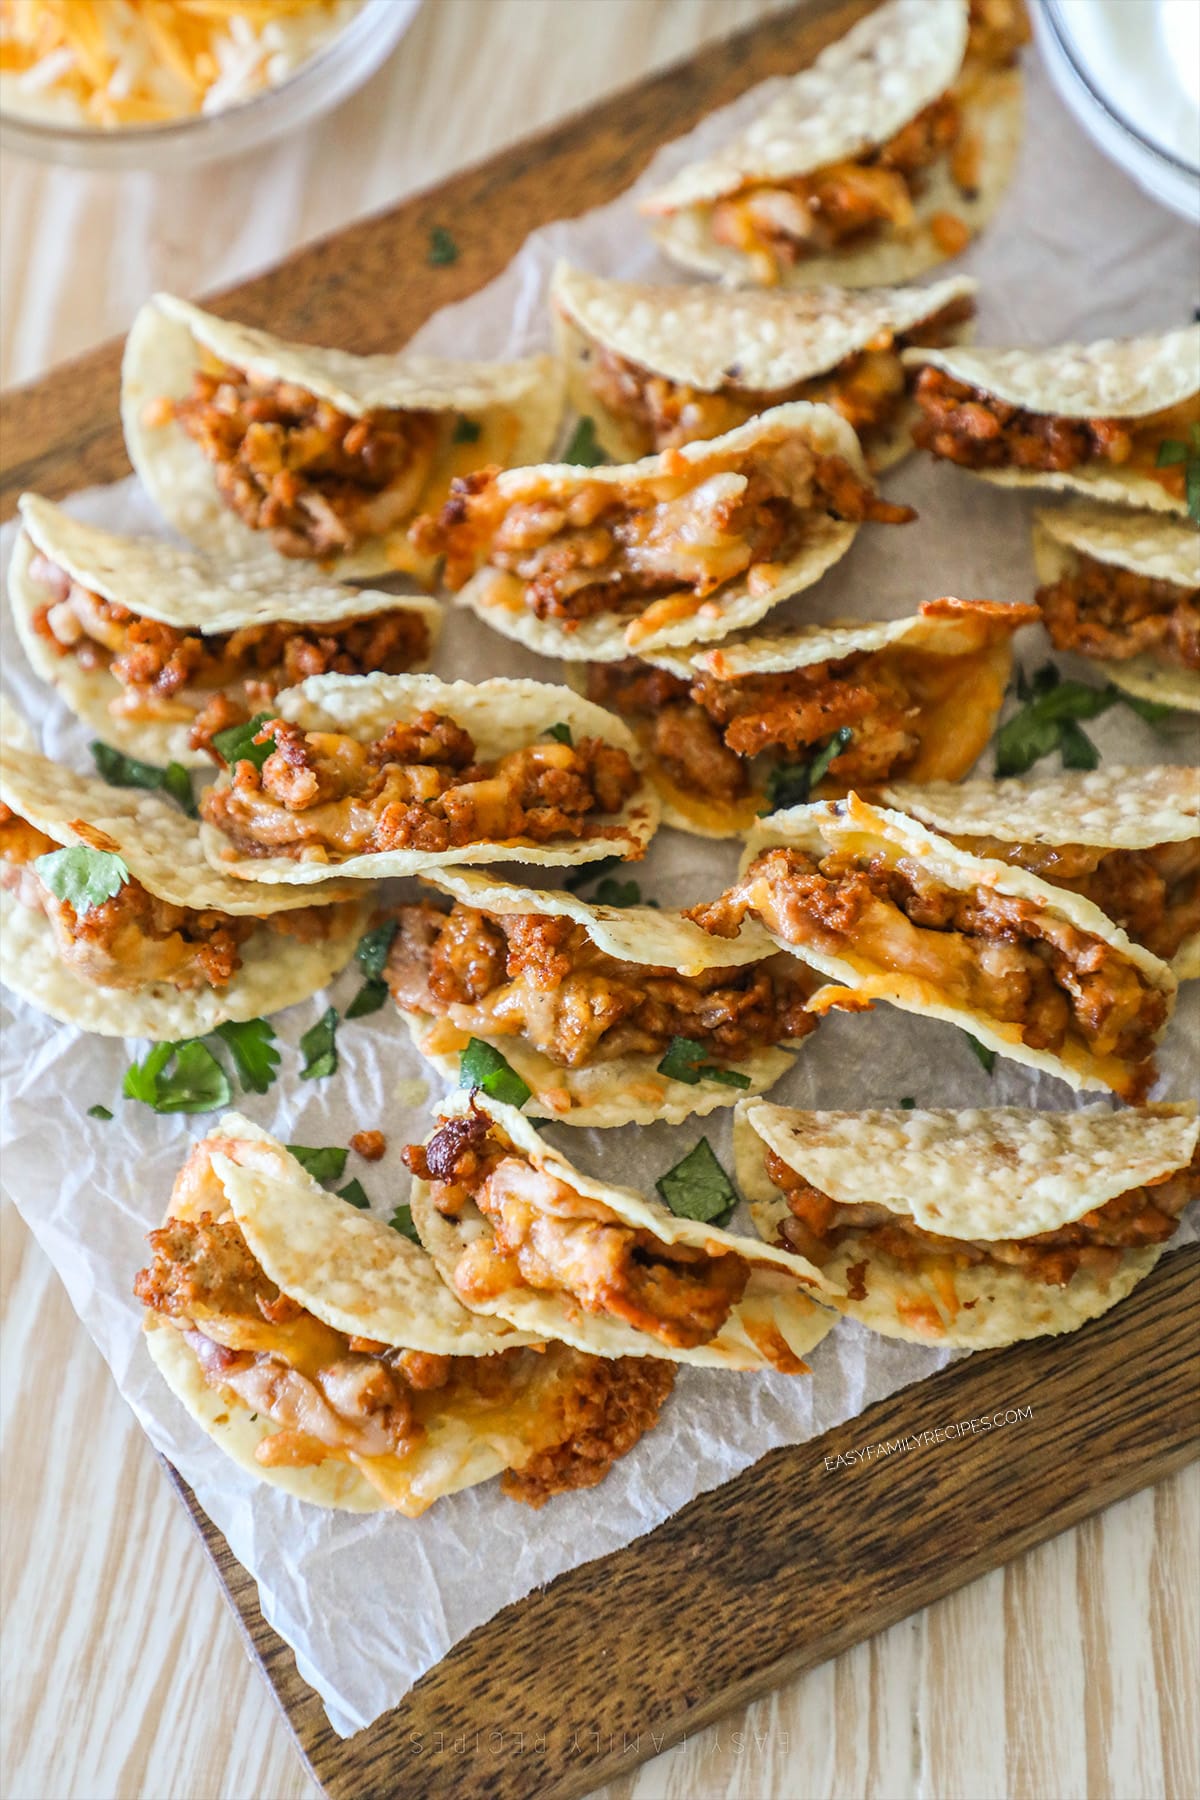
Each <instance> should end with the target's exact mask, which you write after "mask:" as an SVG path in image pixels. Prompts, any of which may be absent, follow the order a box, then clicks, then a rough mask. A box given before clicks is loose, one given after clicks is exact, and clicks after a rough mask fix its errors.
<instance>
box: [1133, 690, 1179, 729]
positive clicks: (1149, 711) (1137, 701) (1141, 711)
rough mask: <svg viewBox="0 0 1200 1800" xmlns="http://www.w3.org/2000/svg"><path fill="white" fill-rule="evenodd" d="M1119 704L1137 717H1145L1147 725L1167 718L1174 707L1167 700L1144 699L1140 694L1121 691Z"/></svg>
mask: <svg viewBox="0 0 1200 1800" xmlns="http://www.w3.org/2000/svg"><path fill="white" fill-rule="evenodd" d="M1120 699H1121V705H1122V706H1127V707H1128V708H1129V710H1130V712H1135V713H1136V714H1137V716H1138V718H1139V719H1145V721H1146V723H1147V725H1158V724H1160V723H1161V722H1162V720H1163V719H1169V718H1170V716H1171V714H1172V713H1173V712H1174V710H1175V708H1174V707H1173V706H1172V705H1171V702H1170V701H1169V700H1165V701H1164V700H1146V699H1144V698H1143V696H1142V695H1141V694H1127V693H1124V692H1122V694H1121V696H1120Z"/></svg>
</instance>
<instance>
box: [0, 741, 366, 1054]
mask: <svg viewBox="0 0 1200 1800" xmlns="http://www.w3.org/2000/svg"><path fill="white" fill-rule="evenodd" d="M6 724H7V722H6ZM371 892H372V890H371V889H369V888H366V887H364V886H362V885H361V884H360V885H358V886H356V885H355V884H354V883H351V882H339V883H338V884H337V885H336V887H335V888H334V889H332V890H329V891H328V892H327V894H323V895H322V901H323V902H325V903H324V904H317V905H313V904H309V903H308V901H307V896H305V895H304V894H301V893H295V892H291V893H289V892H288V891H287V890H286V889H281V890H279V891H278V893H277V894H273V893H270V892H267V891H264V890H261V889H260V890H257V891H256V890H254V889H252V888H248V887H247V886H246V884H245V882H240V881H234V880H233V879H232V878H231V877H230V876H228V875H221V874H218V873H217V872H216V871H215V870H213V869H210V868H209V866H208V864H207V863H206V862H205V860H204V855H203V852H202V850H201V848H200V832H199V827H198V826H197V824H196V823H195V821H194V820H192V819H189V818H188V817H187V815H186V814H185V813H183V812H182V811H180V809H179V808H178V807H177V806H174V805H172V803H171V802H170V801H169V800H164V799H163V798H161V797H160V796H159V795H158V794H154V793H142V792H138V791H135V790H132V789H127V788H112V787H109V786H108V785H107V784H106V783H105V782H103V781H99V780H97V779H96V778H95V777H94V776H88V775H77V774H75V773H74V771H73V770H70V769H64V768H62V767H60V765H59V764H58V763H53V762H51V761H50V760H49V759H48V758H47V757H44V756H42V755H40V754H39V753H38V751H36V750H34V749H32V748H30V747H29V746H28V745H26V744H22V743H20V742H19V741H17V740H16V739H15V738H14V737H13V736H11V735H9V736H5V738H4V739H3V741H2V742H0V920H2V923H3V930H2V932H0V972H2V978H3V981H4V985H5V987H7V988H10V989H11V990H12V992H13V993H15V994H19V995H20V997H21V998H22V999H23V1000H28V1001H29V1002H30V1004H31V1005H33V1006H36V1007H39V1008H40V1009H41V1011H42V1012H46V1013H49V1014H50V1015H51V1017H52V1018H55V1019H60V1020H62V1021H63V1022H64V1023H66V1024H69V1025H78V1026H80V1027H81V1029H82V1030H84V1031H97V1032H100V1033H102V1034H103V1035H104V1036H106V1037H148V1038H158V1039H176V1038H186V1037H199V1036H202V1035H203V1034H204V1033H205V1032H207V1031H211V1030H212V1029H213V1028H214V1026H216V1025H219V1024H221V1023H222V1022H223V1021H224V1020H226V1019H254V1018H258V1017H259V1016H261V1015H264V1014H268V1013H274V1012H279V1011H280V1010H281V1009H282V1008H283V1007H285V1006H291V1005H293V1004H294V1003H295V1002H296V1001H298V1000H306V999H308V997H309V995H310V994H315V993H316V992H317V991H318V990H319V989H320V988H323V987H324V986H325V984H326V982H327V981H329V980H330V979H331V978H332V977H333V976H334V975H336V974H337V972H338V970H339V969H341V968H343V967H344V966H345V964H346V963H348V962H349V960H350V958H351V956H352V955H353V954H354V948H355V945H356V944H357V942H358V939H359V937H360V936H361V934H362V932H363V930H364V929H365V927H366V924H367V920H368V916H369V911H370V904H369V902H370V895H371Z"/></svg>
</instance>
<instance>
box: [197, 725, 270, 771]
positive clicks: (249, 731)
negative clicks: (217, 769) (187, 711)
mask: <svg viewBox="0 0 1200 1800" xmlns="http://www.w3.org/2000/svg"><path fill="white" fill-rule="evenodd" d="M273 717H274V714H272V713H269V712H260V713H255V715H254V717H253V718H252V719H247V720H246V723H245V724H244V725H230V726H228V727H227V728H226V729H225V730H224V731H214V732H213V740H212V743H213V749H214V750H215V751H216V752H217V755H218V756H219V757H220V758H221V761H222V762H223V763H225V764H226V765H227V766H228V767H229V768H231V769H236V767H237V765H238V764H239V763H240V762H248V763H253V764H254V766H255V768H256V769H261V768H262V766H263V764H264V763H265V762H266V760H267V758H268V756H270V754H271V752H272V750H273V749H274V748H275V745H274V743H273V741H271V740H270V739H268V740H267V742H266V743H264V744H256V743H255V741H254V740H255V738H256V737H257V736H258V734H259V732H260V731H261V730H262V728H263V726H264V725H269V724H270V722H271V720H272V718H273Z"/></svg>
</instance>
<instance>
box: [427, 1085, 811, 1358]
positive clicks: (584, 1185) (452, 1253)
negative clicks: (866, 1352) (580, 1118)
mask: <svg viewBox="0 0 1200 1800" xmlns="http://www.w3.org/2000/svg"><path fill="white" fill-rule="evenodd" d="M472 1110H474V1111H476V1112H479V1113H484V1114H486V1115H487V1117H488V1118H489V1119H490V1120H492V1121H493V1123H494V1124H495V1125H496V1126H498V1127H499V1129H500V1131H501V1132H502V1133H503V1136H504V1137H505V1138H506V1139H507V1141H508V1143H509V1144H510V1145H511V1146H512V1148H513V1149H514V1151H515V1152H516V1153H517V1154H518V1155H519V1156H520V1157H522V1158H523V1159H524V1160H526V1161H528V1162H529V1163H530V1164H532V1166H533V1167H534V1169H536V1170H537V1171H539V1172H544V1173H545V1174H547V1175H548V1176H550V1177H551V1178H552V1179H556V1180H559V1181H562V1182H564V1183H565V1184H566V1185H567V1186H569V1187H570V1188H571V1189H573V1191H574V1192H575V1193H576V1194H579V1195H581V1196H582V1197H583V1200H584V1201H585V1202H589V1201H590V1202H599V1203H600V1205H601V1206H603V1207H606V1208H608V1209H609V1211H610V1212H611V1213H614V1214H616V1216H617V1218H618V1219H619V1220H620V1221H621V1223H622V1224H625V1225H629V1226H631V1227H633V1228H634V1229H636V1230H642V1231H646V1232H648V1233H650V1234H651V1235H652V1236H654V1237H655V1238H657V1239H658V1240H659V1241H660V1242H662V1243H664V1244H675V1245H687V1246H691V1247H695V1248H697V1249H702V1250H704V1249H707V1252H708V1254H710V1255H714V1254H715V1255H717V1256H721V1255H726V1254H729V1253H731V1252H734V1253H737V1254H739V1255H741V1256H744V1257H747V1258H750V1259H753V1268H752V1270H751V1275H750V1280H749V1283H748V1285H747V1287H746V1290H745V1293H744V1294H743V1296H742V1299H741V1301H740V1302H739V1303H738V1304H737V1305H736V1306H735V1307H734V1309H733V1310H732V1311H731V1313H730V1314H729V1317H728V1318H727V1319H726V1322H725V1324H724V1325H723V1326H722V1327H721V1329H720V1331H719V1332H718V1333H717V1334H716V1335H715V1336H714V1337H712V1338H710V1339H709V1340H708V1342H707V1343H703V1344H700V1345H699V1346H697V1347H694V1348H680V1347H677V1346H669V1345H666V1344H664V1343H662V1342H660V1341H659V1339H658V1338H657V1337H655V1336H653V1335H652V1334H651V1333H649V1332H646V1331H641V1330H638V1329H636V1328H635V1327H633V1326H632V1325H629V1324H627V1323H626V1322H625V1321H624V1320H623V1319H620V1318H618V1317H616V1316H615V1315H613V1314H607V1313H606V1314H598V1313H593V1312H586V1311H584V1310H583V1309H582V1308H581V1307H580V1305H579V1304H578V1303H577V1302H576V1301H574V1300H573V1298H572V1297H571V1296H570V1295H569V1294H565V1293H562V1292H556V1291H553V1290H548V1289H540V1288H534V1287H527V1286H520V1287H510V1288H508V1289H507V1290H506V1291H505V1292H504V1293H503V1294H502V1295H500V1296H498V1297H496V1298H494V1299H491V1300H488V1301H482V1300H481V1301H480V1302H479V1307H480V1310H483V1311H486V1312H487V1313H489V1314H495V1315H498V1316H500V1317H503V1318H506V1319H508V1320H510V1321H511V1323H512V1324H514V1325H517V1326H519V1327H520V1328H521V1329H522V1330H525V1331H530V1332H533V1333H535V1334H541V1335H543V1336H546V1337H554V1338H559V1339H561V1340H562V1341H563V1342H565V1343H568V1344H573V1345H575V1347H576V1348H577V1349H579V1350H586V1351H588V1352H589V1353H590V1354H591V1355H593V1356H655V1357H665V1358H667V1359H668V1360H669V1361H672V1362H681V1363H694V1364H698V1365H700V1366H702V1367H706V1368H724V1369H759V1368H765V1367H774V1368H777V1369H781V1370H782V1371H783V1372H784V1373H793V1374H795V1373H800V1372H801V1371H802V1368H803V1365H802V1364H801V1363H800V1362H799V1358H801V1357H802V1356H803V1355H804V1354H805V1352H806V1351H808V1350H811V1349H812V1348H813V1346H814V1345H815V1344H817V1343H819V1342H820V1340H821V1338H823V1337H824V1336H825V1333H826V1331H827V1330H828V1329H829V1325H830V1321H831V1318H832V1315H831V1314H830V1313H829V1312H828V1311H826V1310H824V1309H823V1308H822V1307H821V1306H819V1305H816V1304H814V1302H813V1300H812V1299H811V1298H809V1295H810V1293H813V1292H816V1293H818V1294H820V1293H821V1292H822V1291H823V1290H822V1289H821V1278H820V1277H819V1276H818V1275H817V1272H816V1271H815V1270H814V1269H813V1268H812V1266H811V1264H809V1263H807V1262H806V1261H805V1260H804V1258H803V1257H800V1256H795V1255H793V1254H792V1253H790V1252H788V1251H784V1250H776V1249H774V1248H773V1247H766V1249H767V1253H766V1255H765V1256H764V1254H763V1249H764V1246H762V1245H760V1244H758V1243H757V1242H756V1241H755V1240H754V1239H751V1238H745V1237H740V1236H738V1235H736V1234H735V1233H733V1232H729V1231H722V1230H721V1229H719V1228H718V1227H716V1226H713V1225H704V1224H700V1223H698V1222H697V1221H695V1220H692V1219H681V1218H677V1217H676V1215H675V1214H674V1213H672V1212H670V1211H668V1209H667V1208H666V1207H665V1206H662V1205H660V1204H659V1203H658V1202H657V1201H653V1200H647V1199H646V1198H645V1196H644V1195H642V1194H639V1193H635V1192H634V1190H633V1189H632V1188H624V1187H617V1186H615V1185H613V1184H612V1183H610V1182H603V1181H595V1180H593V1179H592V1178H591V1177H590V1176H588V1175H584V1174H583V1173H582V1171H581V1170H579V1169H577V1168H576V1167H575V1166H574V1164H572V1163H570V1162H568V1161H567V1159H566V1157H564V1156H562V1155H561V1154H560V1153H559V1152H558V1151H557V1150H554V1149H553V1148H552V1147H551V1146H550V1145H549V1144H547V1143H546V1142H545V1141H544V1140H543V1138H542V1137H541V1136H540V1135H539V1133H538V1132H537V1131H536V1130H535V1128H534V1126H533V1125H532V1124H531V1123H530V1121H529V1120H528V1119H527V1118H525V1116H524V1115H523V1114H522V1113H520V1112H518V1111H516V1109H515V1108H514V1107H511V1106H504V1105H502V1104H501V1103H500V1102H499V1101H496V1100H491V1099H489V1098H488V1096H487V1095H486V1094H484V1093H482V1092H480V1091H478V1090H477V1091H476V1092H474V1093H466V1092H465V1091H462V1090H460V1091H459V1092H458V1093H457V1094H452V1095H451V1096H450V1097H449V1098H448V1099H447V1100H446V1101H445V1102H444V1103H443V1105H442V1107H441V1109H440V1114H439V1121H445V1120H447V1119H460V1118H462V1117H463V1116H464V1115H466V1114H468V1113H470V1112H471V1111H472ZM412 1214H413V1221H414V1223H415V1224H416V1227H417V1230H418V1232H419V1233H420V1237H421V1242H422V1243H423V1244H424V1245H425V1248H426V1249H427V1250H428V1251H429V1254H430V1255H431V1256H432V1258H433V1260H434V1262H435V1263H436V1264H437V1268H438V1272H439V1274H440V1275H441V1276H442V1278H443V1280H444V1281H445V1282H446V1283H447V1284H448V1285H450V1286H453V1285H454V1274H455V1269H456V1267H457V1265H458V1262H459V1258H460V1257H461V1255H462V1254H463V1252H464V1250H465V1249H467V1247H468V1246H469V1245H470V1244H471V1243H473V1242H475V1241H477V1240H478V1239H479V1238H480V1237H487V1236H490V1235H491V1226H490V1224H489V1222H488V1221H487V1219H486V1218H485V1217H484V1215H483V1214H482V1213H481V1212H479V1210H478V1209H477V1208H476V1207H475V1205H474V1203H473V1202H471V1203H468V1205H467V1207H466V1208H465V1210H464V1212H463V1213H462V1215H461V1217H460V1218H458V1219H450V1218H445V1217H443V1215H442V1214H441V1213H439V1212H438V1211H437V1209H436V1207H435V1206H434V1204H433V1200H432V1196H431V1189H430V1186H429V1183H428V1182H425V1181H423V1180H420V1179H414V1181H413V1187H412Z"/></svg>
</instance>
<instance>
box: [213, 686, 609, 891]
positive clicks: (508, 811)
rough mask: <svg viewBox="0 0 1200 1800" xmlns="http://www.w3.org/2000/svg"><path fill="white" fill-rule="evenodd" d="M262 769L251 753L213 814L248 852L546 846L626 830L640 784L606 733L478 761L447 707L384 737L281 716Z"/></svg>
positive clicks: (265, 737)
mask: <svg viewBox="0 0 1200 1800" xmlns="http://www.w3.org/2000/svg"><path fill="white" fill-rule="evenodd" d="M256 742H258V743H260V744H261V743H270V744H271V745H272V746H273V748H272V751H271V754H270V755H269V756H268V757H267V759H266V761H265V762H264V764H263V766H262V769H261V770H259V769H256V768H255V766H254V764H253V763H252V762H249V761H242V762H239V763H238V764H237V766H236V767H235V769H234V770H233V778H232V782H231V784H230V785H229V786H228V787H217V788H210V789H209V790H208V792H207V793H206V794H205V795H204V798H203V800H202V801H201V807H200V810H201V814H202V816H203V817H204V818H205V819H206V820H207V821H208V823H209V824H210V825H214V826H215V827H216V828H217V830H219V831H221V832H222V833H223V834H224V835H225V836H226V837H227V838H228V839H229V841H230V843H231V844H232V845H233V846H235V848H236V849H237V851H238V852H239V854H241V855H243V856H295V857H301V856H303V857H309V858H321V859H324V860H327V859H328V858H329V857H330V855H331V854H332V855H333V856H337V857H349V856H358V855H364V854H371V853H374V852H378V851H384V850H402V849H414V850H428V851H438V850H447V849H451V848H459V847H461V846H464V845H467V844H474V843H479V842H481V841H484V840H500V841H509V840H512V841H514V842H525V843H534V844H546V843H550V842H553V841H555V840H558V841H560V842H561V841H562V840H563V839H564V838H567V839H582V838H596V837H615V836H619V835H620V831H619V828H618V827H615V826H605V825H602V824H600V823H598V822H597V815H612V814H615V813H618V812H620V810H621V808H622V807H623V805H624V803H625V801H626V800H627V799H628V798H629V797H630V795H631V794H633V793H634V792H635V791H636V790H637V788H638V785H639V779H640V778H639V776H638V773H637V770H636V769H635V768H634V766H633V764H632V762H631V761H630V759H629V756H628V754H627V752H626V751H624V750H622V749H618V748H616V747H614V746H613V745H611V744H607V743H605V742H604V741H603V739H601V738H582V739H580V741H579V742H578V743H577V744H564V743H560V742H558V740H557V739H549V740H548V741H546V742H538V743H534V744H531V745H530V746H529V747H528V748H526V749H523V750H514V751H512V752H510V753H509V754H508V755H507V756H502V757H500V758H498V759H497V760H495V761H492V762H480V761H478V760H476V755H475V743H474V740H473V739H472V737H471V736H470V734H469V733H468V732H466V731H464V730H463V729H462V727H461V726H459V725H457V724H456V723H455V722H454V720H453V719H451V718H449V717H448V716H447V715H445V714H443V713H434V712H425V713H421V714H419V715H418V716H417V717H416V718H415V719H413V720H412V721H410V722H409V723H408V724H397V725H393V726H391V727H390V729H389V730H388V731H387V732H385V733H384V735H383V736H382V737H380V738H377V739H376V740H375V741H374V742H373V743H362V742H360V741H359V740H358V739H357V738H352V737H346V736H342V735H339V734H338V733H336V732H320V731H314V732H305V731H302V730H301V729H300V727H299V726H298V725H291V724H288V723H287V722H286V721H284V720H283V719H273V720H271V721H270V722H269V723H267V724H266V725H264V727H263V729H262V730H261V731H260V732H259V734H258V737H257V739H256Z"/></svg>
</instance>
